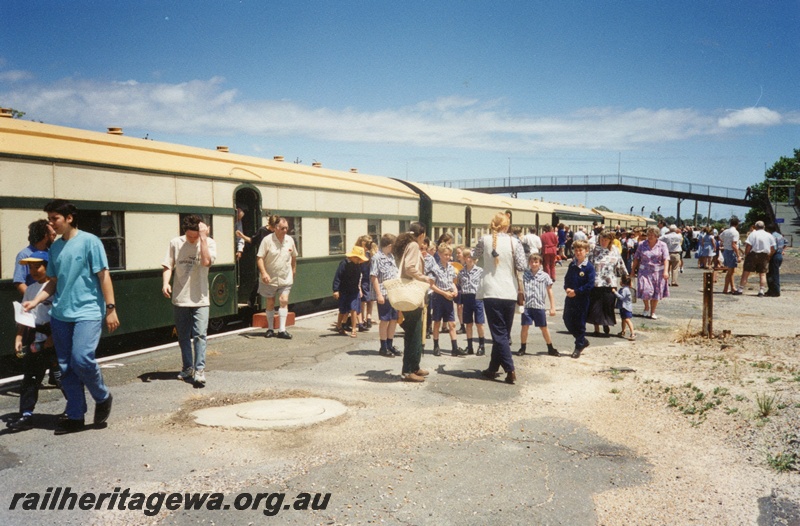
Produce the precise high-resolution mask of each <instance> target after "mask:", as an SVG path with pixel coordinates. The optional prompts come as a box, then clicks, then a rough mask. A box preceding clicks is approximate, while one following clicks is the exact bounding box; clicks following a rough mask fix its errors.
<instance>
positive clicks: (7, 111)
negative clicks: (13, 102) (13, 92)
mask: <svg viewBox="0 0 800 526" xmlns="http://www.w3.org/2000/svg"><path fill="white" fill-rule="evenodd" d="M13 116H14V115H13V114H12V113H11V108H0V117H8V118H9V119H10V118H12V117H13Z"/></svg>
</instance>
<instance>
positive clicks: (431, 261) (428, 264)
mask: <svg viewBox="0 0 800 526" xmlns="http://www.w3.org/2000/svg"><path fill="white" fill-rule="evenodd" d="M422 258H423V259H424V260H425V274H427V275H428V276H431V277H433V274H432V272H433V268H434V267H436V266H438V265H439V263H437V262H436V259H435V258H434V257H433V256H431V255H430V254H428V253H426V254H425V255H424V256H422Z"/></svg>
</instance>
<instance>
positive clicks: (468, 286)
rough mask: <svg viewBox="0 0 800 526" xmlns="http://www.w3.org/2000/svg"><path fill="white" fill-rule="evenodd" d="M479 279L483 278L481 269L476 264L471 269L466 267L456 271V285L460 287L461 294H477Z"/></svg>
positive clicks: (479, 284)
mask: <svg viewBox="0 0 800 526" xmlns="http://www.w3.org/2000/svg"><path fill="white" fill-rule="evenodd" d="M481 279H483V269H482V268H481V267H479V266H477V265H475V266H473V267H472V270H467V267H464V268H463V269H461V272H459V273H458V287H459V288H460V289H461V293H462V294H477V293H478V288H479V287H480V286H481Z"/></svg>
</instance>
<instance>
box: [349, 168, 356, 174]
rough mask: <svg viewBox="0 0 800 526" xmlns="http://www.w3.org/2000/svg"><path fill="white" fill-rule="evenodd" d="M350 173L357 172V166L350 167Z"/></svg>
mask: <svg viewBox="0 0 800 526" xmlns="http://www.w3.org/2000/svg"><path fill="white" fill-rule="evenodd" d="M350 173H352V174H357V173H358V168H350Z"/></svg>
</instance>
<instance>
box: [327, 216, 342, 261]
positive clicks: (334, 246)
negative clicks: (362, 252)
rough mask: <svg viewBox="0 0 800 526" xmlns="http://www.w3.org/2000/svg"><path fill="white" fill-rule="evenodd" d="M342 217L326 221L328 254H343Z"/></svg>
mask: <svg viewBox="0 0 800 526" xmlns="http://www.w3.org/2000/svg"><path fill="white" fill-rule="evenodd" d="M344 225H345V223H344V218H343V217H331V218H329V219H328V254H330V255H331V256H333V255H335V254H344V252H345V251H344V241H345V227H344Z"/></svg>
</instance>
